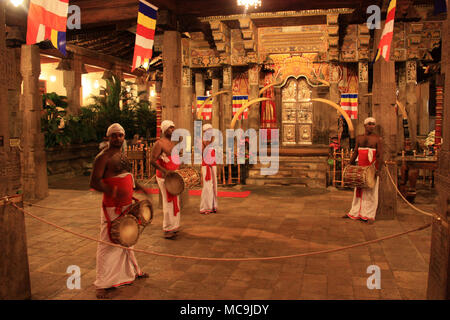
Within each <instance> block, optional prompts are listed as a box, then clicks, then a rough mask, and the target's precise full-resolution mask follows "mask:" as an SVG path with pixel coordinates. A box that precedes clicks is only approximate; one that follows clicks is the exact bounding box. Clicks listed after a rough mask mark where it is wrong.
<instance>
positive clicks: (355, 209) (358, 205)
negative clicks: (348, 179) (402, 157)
mask: <svg viewBox="0 0 450 320" xmlns="http://www.w3.org/2000/svg"><path fill="white" fill-rule="evenodd" d="M359 150H361V151H363V150H364V151H365V150H367V156H368V159H367V160H368V162H369V163H372V162H373V161H374V159H373V157H374V154H375V152H376V149H372V148H359ZM359 150H358V152H359ZM361 153H362V152H361ZM361 153H359V155H358V158H359V157H360V155H361ZM367 160H366V159H359V161H358V163H359V162H360V161H364V162H367ZM376 180H377V181H376V183H375V187H373V188H359V189H360V191H359V190H357V189H358V188H355V190H354V191H353V202H352V208H351V209H350V211H349V213H348V216H349V217H350V218H352V219H362V220H375V215H376V214H377V207H378V184H379V177H377V178H376Z"/></svg>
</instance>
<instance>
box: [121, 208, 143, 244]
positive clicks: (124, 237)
mask: <svg viewBox="0 0 450 320" xmlns="http://www.w3.org/2000/svg"><path fill="white" fill-rule="evenodd" d="M121 220H122V221H121V222H120V226H119V235H120V240H119V241H120V244H121V245H123V246H125V247H131V246H133V245H135V244H136V242H137V241H138V238H139V227H138V222H137V220H136V218H135V217H133V216H130V215H127V216H125V217H123V218H122V219H121Z"/></svg>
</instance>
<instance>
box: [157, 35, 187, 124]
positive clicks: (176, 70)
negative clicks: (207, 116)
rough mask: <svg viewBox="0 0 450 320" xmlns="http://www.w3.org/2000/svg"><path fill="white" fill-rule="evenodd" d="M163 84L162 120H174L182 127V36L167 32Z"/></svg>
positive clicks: (164, 43) (165, 36)
mask: <svg viewBox="0 0 450 320" xmlns="http://www.w3.org/2000/svg"><path fill="white" fill-rule="evenodd" d="M163 48H164V49H163V54H162V55H163V67H164V71H163V83H162V91H161V106H162V120H172V121H174V122H175V125H176V127H180V121H181V113H180V91H181V73H182V67H181V35H180V33H179V32H178V31H165V32H164V38H163Z"/></svg>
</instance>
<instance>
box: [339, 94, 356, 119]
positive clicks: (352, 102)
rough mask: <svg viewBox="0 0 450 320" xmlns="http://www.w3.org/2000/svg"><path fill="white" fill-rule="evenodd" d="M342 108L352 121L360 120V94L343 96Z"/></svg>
mask: <svg viewBox="0 0 450 320" xmlns="http://www.w3.org/2000/svg"><path fill="white" fill-rule="evenodd" d="M341 107H342V109H344V110H345V111H346V112H347V114H348V116H349V117H350V119H358V94H357V93H343V94H341Z"/></svg>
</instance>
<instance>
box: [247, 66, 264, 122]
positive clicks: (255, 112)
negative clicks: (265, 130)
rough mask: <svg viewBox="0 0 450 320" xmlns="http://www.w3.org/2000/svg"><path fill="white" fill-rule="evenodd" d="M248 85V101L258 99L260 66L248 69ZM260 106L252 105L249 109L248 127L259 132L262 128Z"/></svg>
mask: <svg viewBox="0 0 450 320" xmlns="http://www.w3.org/2000/svg"><path fill="white" fill-rule="evenodd" d="M248 84H249V86H250V87H249V90H248V93H249V95H248V101H250V100H253V99H257V98H258V96H259V66H258V65H256V64H255V65H252V66H251V67H250V68H249V69H248ZM259 105H260V104H257V105H252V106H251V107H250V109H248V120H249V121H248V127H249V128H252V129H255V130H259V127H260V119H261V117H260V108H259Z"/></svg>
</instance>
